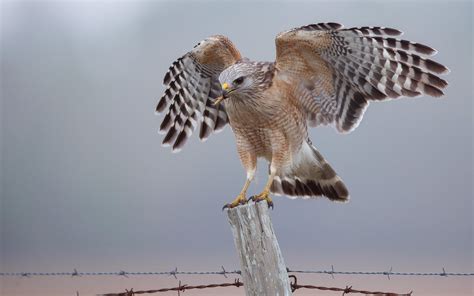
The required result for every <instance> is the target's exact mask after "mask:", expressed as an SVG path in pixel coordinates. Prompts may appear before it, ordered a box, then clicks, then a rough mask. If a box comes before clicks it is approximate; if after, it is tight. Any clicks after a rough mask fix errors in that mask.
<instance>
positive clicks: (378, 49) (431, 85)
mask: <svg viewBox="0 0 474 296" xmlns="http://www.w3.org/2000/svg"><path fill="white" fill-rule="evenodd" d="M401 34H402V32H400V31H398V30H396V29H391V28H384V27H359V28H349V29H343V28H342V25H340V24H336V23H321V24H314V25H308V26H304V27H300V28H296V29H292V30H290V31H287V32H283V33H280V34H279V35H278V36H277V37H276V40H275V43H276V68H277V70H278V71H279V73H280V74H279V75H286V76H290V77H291V78H292V79H293V80H296V81H297V83H296V85H297V91H298V97H299V100H300V101H301V104H302V106H303V107H304V109H305V111H306V113H307V118H308V121H309V123H310V125H311V126H316V125H319V124H329V123H335V126H336V128H337V130H338V131H340V132H350V131H352V130H354V129H355V128H356V127H357V126H358V124H359V122H360V120H361V119H362V117H363V115H364V112H365V109H366V108H367V106H368V103H369V101H371V100H383V99H387V98H398V97H400V96H407V97H415V96H418V95H421V94H427V95H430V96H433V97H439V96H442V95H443V91H442V89H443V88H445V87H446V86H447V82H446V81H445V80H443V79H441V78H439V77H438V76H437V75H436V74H443V73H447V72H449V70H448V69H447V68H446V67H445V66H443V65H441V64H439V63H437V62H435V61H433V60H431V59H428V58H426V56H431V55H434V54H435V53H436V51H435V50H434V49H432V48H430V47H428V46H426V45H423V44H419V43H413V42H410V41H406V40H399V39H395V38H392V37H389V36H399V35H401Z"/></svg>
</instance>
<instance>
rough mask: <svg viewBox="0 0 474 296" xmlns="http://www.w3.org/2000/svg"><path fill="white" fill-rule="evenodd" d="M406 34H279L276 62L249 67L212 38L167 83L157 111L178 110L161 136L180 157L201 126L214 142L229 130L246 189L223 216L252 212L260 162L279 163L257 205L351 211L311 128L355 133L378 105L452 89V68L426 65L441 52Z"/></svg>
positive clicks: (329, 26)
mask: <svg viewBox="0 0 474 296" xmlns="http://www.w3.org/2000/svg"><path fill="white" fill-rule="evenodd" d="M401 34H402V33H401V32H400V31H399V30H396V29H392V28H384V27H359V28H349V29H344V28H342V25H339V24H336V23H320V24H312V25H307V26H303V27H300V28H296V29H292V30H289V31H286V32H283V33H280V34H278V36H277V37H276V40H275V43H276V60H275V62H253V61H250V60H248V59H246V58H242V56H241V55H240V53H239V51H238V50H237V49H236V47H235V46H234V45H233V44H232V42H231V41H230V40H229V39H228V38H227V37H225V36H222V35H216V36H212V37H209V38H207V39H205V40H203V41H202V42H200V43H199V44H197V45H196V46H195V47H194V49H193V50H191V51H190V52H188V53H186V54H185V55H184V56H182V57H181V58H179V59H178V60H177V61H175V62H174V63H173V65H172V66H171V67H170V69H169V71H168V72H167V73H166V76H165V78H164V84H165V85H166V86H167V88H166V91H165V93H164V95H163V97H162V98H161V99H160V101H159V103H158V106H157V107H156V111H157V112H162V111H164V110H165V109H166V108H167V107H168V105H169V107H168V111H167V113H166V116H165V117H164V119H163V122H162V123H161V126H160V131H161V132H163V133H166V136H165V138H164V140H163V144H164V145H171V146H172V149H173V151H178V150H179V149H181V147H182V146H183V145H184V143H185V142H186V140H187V139H188V138H189V137H190V136H191V134H192V133H193V131H194V130H195V128H196V127H197V125H200V131H199V138H200V139H202V140H205V139H207V137H209V135H210V134H211V133H213V132H217V131H220V130H221V129H222V128H224V126H225V125H226V124H227V123H229V125H230V126H231V128H232V131H233V132H234V134H235V138H236V143H237V150H238V154H239V157H240V160H241V161H242V164H243V166H244V168H245V170H246V172H247V180H246V182H245V185H244V187H243V189H242V191H241V192H240V194H239V195H238V196H237V197H236V198H235V199H234V200H233V201H232V202H231V203H229V204H226V205H225V206H224V208H226V207H229V208H231V207H235V206H237V205H239V204H243V203H246V202H247V198H246V191H247V188H248V186H249V184H250V182H251V181H252V179H253V177H254V174H255V170H256V165H257V158H258V157H263V158H265V159H267V160H268V161H269V162H270V169H269V178H268V182H267V183H266V185H265V187H264V190H263V192H262V193H260V194H258V195H255V196H253V197H252V198H251V199H252V200H254V201H256V202H258V201H262V200H266V201H267V202H268V204H269V206H273V203H272V200H271V198H270V192H272V193H275V194H284V195H287V196H290V197H306V198H313V197H317V196H326V197H328V198H329V199H330V200H333V201H340V202H345V201H347V200H348V199H349V192H348V190H347V188H346V186H345V185H344V183H343V182H342V180H341V178H340V177H339V176H338V175H337V174H336V173H335V171H334V170H333V169H332V167H331V166H330V165H329V163H328V162H327V161H326V160H325V159H324V158H323V156H322V155H321V154H320V153H319V152H318V151H317V150H316V148H315V147H314V146H313V145H312V143H311V141H310V139H309V138H308V126H311V127H314V126H318V125H326V124H334V125H335V127H336V129H337V130H338V131H339V132H342V133H346V132H350V131H352V130H354V129H355V128H356V127H357V126H358V124H359V122H360V121H361V119H362V116H363V114H364V111H365V109H366V108H367V106H368V104H369V101H381V100H385V99H391V98H398V97H400V96H407V97H415V96H419V95H421V94H427V95H430V96H433V97H439V96H442V95H443V91H442V89H443V88H445V87H446V86H447V82H446V81H445V80H443V79H441V78H439V77H438V76H437V75H436V74H444V73H447V72H448V71H449V70H448V68H446V67H445V66H443V65H441V64H439V63H437V62H435V61H433V60H431V59H428V58H427V57H426V56H431V55H434V54H435V53H436V51H435V50H434V49H432V48H430V47H428V46H426V45H422V44H419V43H413V42H410V41H406V40H399V39H395V38H392V37H391V36H398V35H401ZM420 55H422V56H420Z"/></svg>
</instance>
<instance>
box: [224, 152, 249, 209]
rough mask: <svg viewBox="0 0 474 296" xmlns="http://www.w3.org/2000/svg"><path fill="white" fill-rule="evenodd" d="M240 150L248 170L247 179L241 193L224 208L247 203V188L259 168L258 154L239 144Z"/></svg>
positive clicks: (240, 155) (243, 163) (242, 160)
mask: <svg viewBox="0 0 474 296" xmlns="http://www.w3.org/2000/svg"><path fill="white" fill-rule="evenodd" d="M238 152H239V157H240V161H241V162H242V165H243V166H244V167H245V169H246V171H247V180H246V181H245V184H244V187H243V188H242V190H241V191H240V193H239V195H237V197H236V198H235V199H234V200H233V201H232V202H231V203H228V204H226V205H225V206H224V207H223V208H222V209H226V208H234V207H236V206H238V205H243V204H246V203H247V197H246V194H247V189H248V188H249V186H250V182H252V180H253V177H254V176H255V171H256V170H257V156H256V155H254V154H253V153H251V152H249V151H246V150H245V149H243V148H242V147H241V146H238Z"/></svg>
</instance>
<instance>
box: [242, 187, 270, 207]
mask: <svg viewBox="0 0 474 296" xmlns="http://www.w3.org/2000/svg"><path fill="white" fill-rule="evenodd" d="M263 200H265V201H266V202H267V204H268V207H269V208H272V209H273V201H272V199H271V197H270V191H268V190H264V191H263V192H262V193H260V194H257V195H253V196H252V197H250V198H249V199H248V201H254V202H261V201H263Z"/></svg>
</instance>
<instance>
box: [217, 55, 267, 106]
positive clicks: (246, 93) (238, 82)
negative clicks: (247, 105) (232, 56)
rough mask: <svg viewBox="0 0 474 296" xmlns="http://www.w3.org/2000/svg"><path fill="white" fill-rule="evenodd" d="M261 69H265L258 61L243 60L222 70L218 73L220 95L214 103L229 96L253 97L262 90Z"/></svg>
mask: <svg viewBox="0 0 474 296" xmlns="http://www.w3.org/2000/svg"><path fill="white" fill-rule="evenodd" d="M263 70H265V69H264V68H262V66H261V65H259V64H258V63H250V62H243V63H237V64H235V65H232V66H230V67H228V68H227V69H225V70H224V71H222V73H221V74H220V75H219V82H220V83H221V86H222V96H221V97H219V98H217V99H216V101H215V104H219V103H220V102H221V101H222V100H225V99H227V98H229V97H232V98H240V99H245V98H247V97H253V96H254V95H255V94H256V93H258V92H259V91H261V90H262V83H263V82H264V80H265V75H264V73H263Z"/></svg>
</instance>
